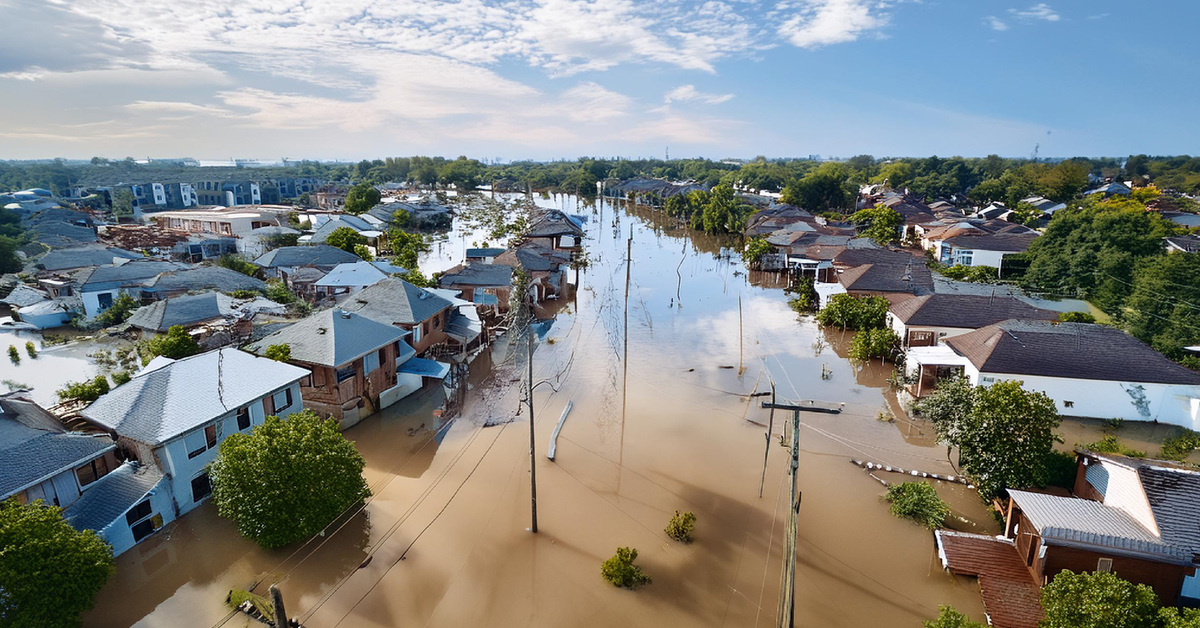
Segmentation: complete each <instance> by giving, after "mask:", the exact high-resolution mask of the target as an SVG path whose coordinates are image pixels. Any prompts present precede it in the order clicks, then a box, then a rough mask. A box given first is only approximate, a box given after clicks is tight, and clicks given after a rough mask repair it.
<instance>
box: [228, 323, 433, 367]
mask: <svg viewBox="0 0 1200 628" xmlns="http://www.w3.org/2000/svg"><path fill="white" fill-rule="evenodd" d="M408 333H409V332H407V331H404V330H402V329H397V328H395V327H392V326H391V325H389V324H387V323H383V322H379V321H376V320H373V319H371V318H368V317H366V316H362V315H360V314H355V313H351V312H345V311H342V310H339V309H332V310H325V311H323V312H318V313H316V314H313V315H312V316H309V317H308V318H306V319H304V320H301V321H300V322H298V323H295V324H293V325H289V326H287V327H284V328H283V329H281V330H279V331H277V332H275V333H273V334H271V335H269V336H267V337H265V338H263V339H262V340H259V341H257V342H254V343H252V344H249V345H247V346H246V350H247V351H252V352H254V353H256V354H259V355H262V354H264V353H266V351H267V347H270V346H271V345H280V344H286V345H288V347H289V348H290V349H291V355H292V359H293V360H295V361H298V362H308V363H310V364H320V365H322V366H330V367H338V366H342V365H343V364H346V363H349V362H351V361H353V360H355V359H357V358H360V357H362V356H364V355H366V354H368V353H370V352H372V351H377V350H378V349H380V348H381V347H385V346H387V345H389V344H391V343H393V342H396V341H397V340H400V339H402V338H404V337H405V336H407V335H408Z"/></svg>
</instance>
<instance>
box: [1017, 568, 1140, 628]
mask: <svg viewBox="0 0 1200 628" xmlns="http://www.w3.org/2000/svg"><path fill="white" fill-rule="evenodd" d="M1042 608H1043V609H1044V610H1045V612H1046V616H1045V619H1043V620H1042V623H1041V624H1039V626H1040V628H1159V626H1160V625H1161V623H1160V619H1159V608H1158V596H1157V595H1155V593H1154V589H1151V588H1150V587H1148V586H1146V585H1144V584H1133V583H1131V582H1128V581H1126V580H1122V579H1121V578H1119V577H1117V575H1116V574H1114V573H1111V572H1095V573H1073V572H1071V571H1063V572H1060V573H1059V574H1058V575H1056V576H1054V579H1053V580H1051V581H1050V584H1047V585H1046V586H1044V587H1042Z"/></svg>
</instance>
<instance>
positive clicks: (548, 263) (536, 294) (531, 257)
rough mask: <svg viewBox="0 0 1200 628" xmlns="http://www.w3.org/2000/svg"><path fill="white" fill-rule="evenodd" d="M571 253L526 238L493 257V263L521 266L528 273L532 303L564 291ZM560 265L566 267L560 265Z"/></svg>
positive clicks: (565, 290)
mask: <svg viewBox="0 0 1200 628" xmlns="http://www.w3.org/2000/svg"><path fill="white" fill-rule="evenodd" d="M570 262H571V255H570V253H567V252H565V251H561V250H556V249H551V248H548V247H546V246H545V245H543V244H538V243H536V242H527V243H525V244H522V245H520V246H518V247H516V248H514V249H510V250H508V251H505V252H504V253H502V254H501V255H499V256H497V257H496V261H495V263H496V265H499V266H508V267H510V268H512V269H513V270H522V271H524V272H525V273H527V274H528V275H529V298H530V299H531V300H532V301H533V302H534V303H540V302H541V301H544V300H546V299H557V298H559V297H561V296H564V295H566V293H567V287H568V284H567V273H566V272H565V271H566V270H567V269H569V268H570ZM564 266H565V267H566V268H564Z"/></svg>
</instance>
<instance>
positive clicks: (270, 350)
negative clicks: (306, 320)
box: [263, 343, 292, 362]
mask: <svg viewBox="0 0 1200 628" xmlns="http://www.w3.org/2000/svg"><path fill="white" fill-rule="evenodd" d="M263 355H264V356H266V357H268V358H270V359H272V360H275V361H276V362H287V361H288V360H290V359H292V347H291V346H290V345H288V344H286V343H285V344H281V345H271V346H269V347H267V350H266V351H264V352H263Z"/></svg>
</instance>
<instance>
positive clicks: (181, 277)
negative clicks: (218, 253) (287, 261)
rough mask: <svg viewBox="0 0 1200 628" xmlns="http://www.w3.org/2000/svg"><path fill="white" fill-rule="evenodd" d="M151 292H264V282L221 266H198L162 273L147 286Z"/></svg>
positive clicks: (265, 285)
mask: <svg viewBox="0 0 1200 628" xmlns="http://www.w3.org/2000/svg"><path fill="white" fill-rule="evenodd" d="M147 287H148V288H149V289H150V290H151V291H152V292H179V291H191V290H220V291H221V292H233V291H234V290H264V289H266V287H267V284H266V282H264V281H263V280H261V279H255V278H254V277H250V276H248V275H245V274H243V273H239V272H238V271H236V270H230V269H228V268H225V267H222V266H200V267H197V268H189V269H186V270H179V271H174V272H168V273H163V274H162V275H160V276H158V277H156V278H155V279H154V281H152V282H150V283H149V284H147Z"/></svg>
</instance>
